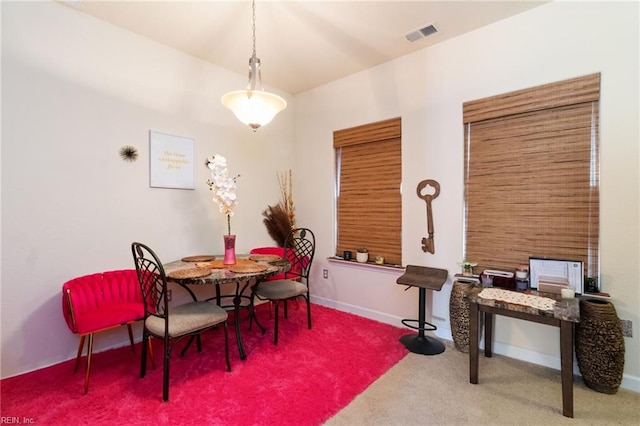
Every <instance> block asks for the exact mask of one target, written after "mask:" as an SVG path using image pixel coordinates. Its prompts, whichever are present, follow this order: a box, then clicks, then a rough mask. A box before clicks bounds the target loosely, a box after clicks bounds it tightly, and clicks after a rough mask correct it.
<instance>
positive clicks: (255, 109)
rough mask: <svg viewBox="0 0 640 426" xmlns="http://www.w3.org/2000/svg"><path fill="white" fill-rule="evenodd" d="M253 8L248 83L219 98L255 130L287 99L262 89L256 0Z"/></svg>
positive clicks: (281, 108)
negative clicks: (257, 47)
mask: <svg viewBox="0 0 640 426" xmlns="http://www.w3.org/2000/svg"><path fill="white" fill-rule="evenodd" d="M252 9H253V26H252V31H253V54H252V55H251V58H249V84H248V85H247V89H246V90H235V91H233V92H229V93H226V94H224V95H223V96H222V98H221V99H220V100H221V101H222V104H223V105H224V106H226V107H227V108H229V109H230V110H231V111H233V113H234V114H235V116H236V117H237V118H238V120H240V121H242V122H243V123H244V124H246V125H248V126H249V127H251V128H252V129H253V131H254V132H255V131H256V130H258V128H259V127H261V126H264V125H265V124H268V123H269V122H271V120H273V117H275V116H276V114H278V113H279V112H280V111H282V110H283V109H285V108H286V107H287V101H285V100H284V99H282V98H281V97H280V96H278V95H274V94H273V93H269V92H265V91H264V90H262V75H261V73H260V59H259V58H258V57H257V56H256V1H255V0H252Z"/></svg>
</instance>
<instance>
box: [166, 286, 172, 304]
mask: <svg viewBox="0 0 640 426" xmlns="http://www.w3.org/2000/svg"><path fill="white" fill-rule="evenodd" d="M171 296H172V294H171V289H170V288H168V289H167V302H171Z"/></svg>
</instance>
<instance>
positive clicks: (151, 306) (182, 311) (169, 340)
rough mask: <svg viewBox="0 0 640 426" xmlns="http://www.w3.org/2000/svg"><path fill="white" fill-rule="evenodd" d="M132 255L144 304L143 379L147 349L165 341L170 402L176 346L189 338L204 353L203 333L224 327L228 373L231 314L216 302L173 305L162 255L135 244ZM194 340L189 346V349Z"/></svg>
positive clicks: (165, 396)
mask: <svg viewBox="0 0 640 426" xmlns="http://www.w3.org/2000/svg"><path fill="white" fill-rule="evenodd" d="M131 252H132V253H133V259H134V262H135V265H136V271H137V276H138V282H139V285H140V289H141V290H142V298H143V301H144V327H143V333H142V362H141V366H140V377H144V376H145V374H146V370H147V347H148V342H149V338H150V337H155V338H157V339H162V341H163V342H164V357H163V358H164V367H163V370H164V371H163V381H162V399H163V400H164V401H168V400H169V360H170V357H171V352H172V350H173V348H175V346H176V344H177V343H178V342H180V341H181V340H182V339H184V338H185V337H189V338H190V339H193V338H194V337H196V341H197V347H198V352H200V351H201V350H202V345H201V341H200V334H201V333H202V332H204V331H206V330H210V329H213V328H216V327H219V326H222V328H223V330H224V346H225V356H226V364H227V371H231V364H230V363H229V335H228V331H227V311H225V310H224V309H222V308H221V307H220V306H218V305H216V304H214V303H212V302H198V301H195V300H194V301H193V302H189V303H185V304H181V305H178V306H169V301H168V300H167V276H166V274H165V271H164V267H163V266H162V263H161V262H160V260H159V259H158V256H156V254H155V253H154V252H153V250H151V249H150V248H149V247H148V246H146V245H144V244H142V243H137V242H134V243H132V244H131ZM189 343H191V340H189V342H188V343H187V346H188V345H189ZM183 353H184V351H183Z"/></svg>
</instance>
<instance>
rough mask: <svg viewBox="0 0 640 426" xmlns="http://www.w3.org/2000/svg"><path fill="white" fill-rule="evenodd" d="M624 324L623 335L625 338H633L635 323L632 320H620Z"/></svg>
mask: <svg viewBox="0 0 640 426" xmlns="http://www.w3.org/2000/svg"><path fill="white" fill-rule="evenodd" d="M620 323H621V324H622V335H623V336H624V337H633V322H631V320H623V319H621V320H620Z"/></svg>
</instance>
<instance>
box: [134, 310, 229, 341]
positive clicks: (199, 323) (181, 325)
mask: <svg viewBox="0 0 640 426" xmlns="http://www.w3.org/2000/svg"><path fill="white" fill-rule="evenodd" d="M226 319H227V311H225V310H224V309H222V308H221V307H220V306H218V305H216V304H214V303H211V302H191V303H185V304H184V305H178V306H175V307H173V308H170V309H169V337H178V336H183V335H185V334H188V333H192V332H194V331H197V330H201V329H203V328H207V327H212V326H214V325H216V324H220V323H222V322H224V321H226ZM145 326H146V327H147V330H149V331H150V332H151V333H153V334H155V335H159V336H163V335H164V319H162V318H158V317H154V316H150V317H148V318H147V319H146V321H145Z"/></svg>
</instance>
